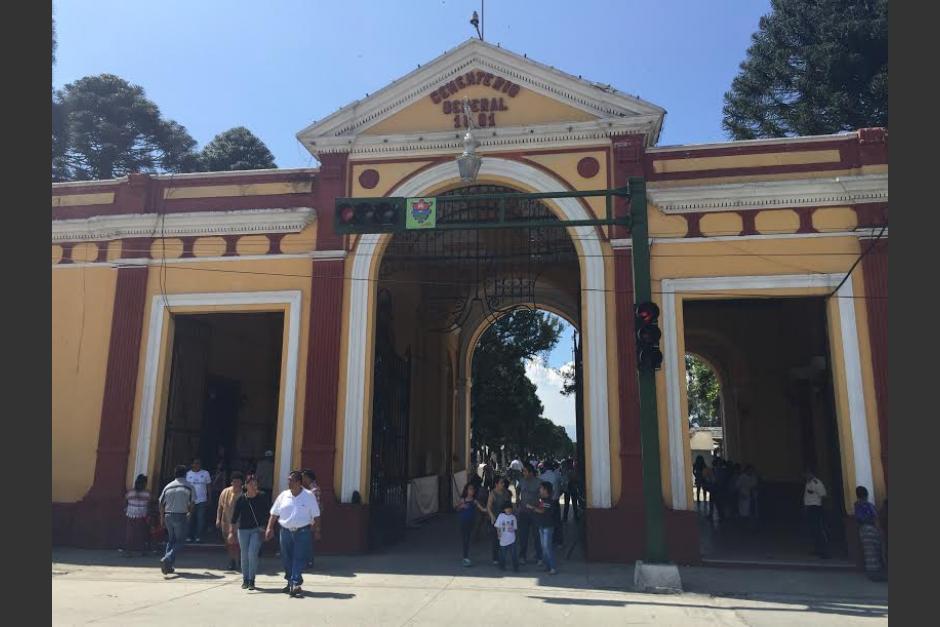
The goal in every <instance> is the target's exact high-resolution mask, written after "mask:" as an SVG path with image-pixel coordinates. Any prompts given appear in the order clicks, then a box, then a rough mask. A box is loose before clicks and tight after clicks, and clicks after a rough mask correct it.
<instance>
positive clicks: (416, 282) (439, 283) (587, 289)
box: [116, 264, 887, 300]
mask: <svg viewBox="0 0 940 627" xmlns="http://www.w3.org/2000/svg"><path fill="white" fill-rule="evenodd" d="M116 267H118V268H137V267H140V266H138V265H136V264H133V265H132V264H127V265H117V266H116ZM168 270H170V271H177V270H189V271H193V272H217V273H222V274H244V275H254V276H276V277H289V278H300V279H311V278H312V274H307V273H303V274H298V273H290V272H260V271H252V270H225V269H221V268H199V267H194V266H191V265H180V266H173V267H168ZM317 278H321V279H324V280H333V281H337V280H338V281H366V282H370V283H396V284H402V285H432V286H442V287H444V286H451V287H456V286H468V285H478V284H479V282H469V281H464V282H460V281H421V280H406V279H388V278H386V279H382V278H377V279H376V278H371V277H347V276H343V275H337V276H318V277H317ZM580 291H582V292H604V293H611V294H632V293H633V290H632V289H630V290H617V289H608V288H591V287H582V288H580ZM653 293H654V294H673V293H674V292H662V291H654V292H653ZM695 294H696V295H704V296H719V297H729V296H739V297H740V298H759V297H755V296H754V294H753V292H749V291H744V292H740V293H736V292H734V290H718V291H715V292H702V291H696V292H695ZM820 296H822V295H820ZM833 298H851V299H859V300H865V299H873V300H876V299H887V296H874V295H869V294H866V295H863V296H858V295H852V296H842V295H836V296H834V297H833Z"/></svg>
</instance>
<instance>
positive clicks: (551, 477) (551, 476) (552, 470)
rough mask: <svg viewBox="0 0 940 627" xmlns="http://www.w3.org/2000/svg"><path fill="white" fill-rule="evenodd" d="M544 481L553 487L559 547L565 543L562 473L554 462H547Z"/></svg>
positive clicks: (555, 540)
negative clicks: (562, 512) (562, 516)
mask: <svg viewBox="0 0 940 627" xmlns="http://www.w3.org/2000/svg"><path fill="white" fill-rule="evenodd" d="M539 479H541V480H542V481H548V482H549V483H551V485H552V493H551V499H552V504H553V505H554V507H553V508H552V512H551V514H552V521H554V524H555V532H554V535H553V542H554V543H555V544H556V545H557V546H561V545H563V544H564V543H565V537H564V531H563V529H562V526H561V507H560V506H559V505H560V502H561V473H560V472H558V468H557V464H556V463H555V462H554V460H551V459H547V460H545V472H543V473H542V474H541V476H540V477H539Z"/></svg>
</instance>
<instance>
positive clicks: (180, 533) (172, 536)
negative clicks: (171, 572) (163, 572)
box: [160, 514, 186, 568]
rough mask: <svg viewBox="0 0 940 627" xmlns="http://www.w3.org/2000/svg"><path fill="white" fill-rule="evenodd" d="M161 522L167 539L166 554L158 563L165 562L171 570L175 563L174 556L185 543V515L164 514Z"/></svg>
mask: <svg viewBox="0 0 940 627" xmlns="http://www.w3.org/2000/svg"><path fill="white" fill-rule="evenodd" d="M163 520H164V523H165V524H166V532H167V536H168V537H167V542H166V554H165V555H164V556H163V559H161V560H160V561H161V562H166V564H167V565H168V566H169V567H170V568H173V564H175V563H176V554H177V553H179V550H180V548H181V547H182V546H183V544H184V543H185V542H186V514H166V515H165V516H164V517H163Z"/></svg>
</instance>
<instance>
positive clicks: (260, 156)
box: [201, 126, 277, 172]
mask: <svg viewBox="0 0 940 627" xmlns="http://www.w3.org/2000/svg"><path fill="white" fill-rule="evenodd" d="M201 161H202V167H203V168H204V169H205V170H207V171H209V172H220V171H224V170H264V169H267V168H276V167H277V165H276V164H275V163H274V155H272V154H271V151H270V150H268V147H267V146H265V145H264V142H263V141H261V140H260V139H258V137H257V136H256V135H255V134H254V133H252V132H251V131H249V130H248V129H247V128H245V127H244V126H237V127H235V128H230V129H229V130H227V131H225V132H224V133H219V134H218V135H216V136H215V137H214V138H213V139H212V141H210V142H209V143H208V144H206V146H205V148H203V149H202V155H201Z"/></svg>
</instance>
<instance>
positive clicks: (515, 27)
mask: <svg viewBox="0 0 940 627" xmlns="http://www.w3.org/2000/svg"><path fill="white" fill-rule="evenodd" d="M769 5H770V3H769V0H708V1H707V2H706V1H702V0H657V1H655V2H650V1H648V0H647V1H645V2H640V1H639V0H607V1H602V0H579V1H578V2H573V1H571V0H568V1H561V0H488V1H487V2H486V11H485V22H484V29H485V35H486V39H487V41H490V42H493V43H497V42H498V43H500V44H501V45H502V46H503V47H505V48H509V49H511V50H513V51H515V52H518V53H525V54H527V55H528V56H529V57H531V58H533V59H536V60H538V61H540V62H542V63H546V64H548V65H553V66H555V67H557V68H559V69H561V70H564V71H566V72H569V73H571V74H575V75H578V74H580V75H583V76H584V77H585V78H588V79H591V80H595V81H600V82H604V83H610V84H611V85H613V86H614V87H616V88H618V89H620V90H622V91H625V92H627V93H630V94H634V95H638V96H640V97H641V98H643V99H645V100H648V101H650V102H653V103H655V104H658V105H660V106H662V107H664V108H665V109H666V110H667V112H668V113H667V115H666V121H665V125H664V130H663V134H662V137H661V138H660V145H668V144H684V143H701V142H709V141H721V140H725V139H726V137H725V134H724V132H723V131H722V130H721V106H722V96H723V94H724V92H725V91H726V90H727V89H728V87H729V85H730V84H731V80H732V79H733V78H734V76H735V74H736V73H737V68H738V64H739V63H740V62H741V61H742V60H743V59H744V54H745V51H746V49H747V46H748V45H749V42H750V36H751V34H752V33H753V32H754V31H755V30H756V29H757V25H758V20H759V18H760V16H761V15H763V14H764V13H766V12H768V11H769ZM479 6H480V2H479V0H397V1H386V0H342V1H336V0H277V1H274V2H258V1H257V0H227V1H225V2H222V1H219V0H197V1H193V0H160V1H159V2H128V1H127V0H54V2H53V11H54V15H55V18H56V28H57V36H58V42H59V47H58V50H57V54H56V56H57V63H56V66H55V68H54V69H53V84H54V85H55V86H56V87H61V86H63V85H64V84H66V83H68V82H70V81H73V80H76V79H78V78H81V77H82V76H87V75H93V74H100V73H104V72H109V73H113V74H117V75H118V76H121V77H123V78H125V79H127V80H129V81H131V82H132V83H136V84H139V85H141V86H142V87H143V88H144V89H145V90H146V92H147V95H148V96H149V97H150V98H151V99H152V100H153V101H154V102H156V103H157V105H159V107H160V108H161V110H162V111H163V113H164V115H165V116H167V117H169V118H171V119H174V120H176V121H177V122H179V123H180V124H182V125H183V126H185V127H186V128H187V129H188V130H189V132H190V134H192V136H193V137H194V138H195V139H196V140H197V141H198V142H199V144H200V146H201V145H203V144H205V143H206V142H208V141H209V140H210V139H212V137H213V136H214V135H216V134H217V133H219V132H221V131H223V130H226V129H228V128H231V127H233V126H247V127H248V128H250V129H251V130H252V131H253V132H254V133H255V134H257V135H258V136H259V137H261V139H262V140H264V142H265V143H266V144H267V145H268V147H269V148H270V149H271V151H272V152H273V153H274V155H275V158H276V161H277V164H278V165H279V166H280V167H303V166H310V165H316V162H315V160H314V159H313V158H312V157H311V156H310V155H309V154H308V153H307V152H306V151H305V150H304V149H303V148H302V147H301V146H300V144H299V143H298V142H297V141H296V139H295V137H294V134H295V133H296V132H297V131H299V130H300V129H302V128H303V127H304V126H306V125H307V124H309V123H310V122H312V121H313V120H317V119H322V118H324V117H325V116H327V115H329V114H330V113H332V112H334V111H336V109H338V108H339V107H341V106H343V105H345V104H347V103H349V102H351V101H353V100H356V99H359V98H363V97H364V96H365V94H366V93H371V92H374V91H377V90H378V89H380V88H382V87H383V86H385V85H386V84H388V83H389V82H391V81H392V80H394V79H396V78H398V77H400V76H402V75H404V74H406V73H408V72H410V71H411V70H413V69H415V68H416V67H417V65H418V64H423V63H427V62H428V61H430V60H431V59H433V58H435V57H436V56H438V55H439V54H441V53H442V52H444V51H445V50H449V49H451V48H453V47H454V46H456V45H458V44H460V43H461V42H462V41H463V40H465V39H467V38H468V37H470V36H472V35H473V30H472V27H471V26H470V24H469V23H468V20H469V16H470V14H471V12H472V11H474V10H479Z"/></svg>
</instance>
